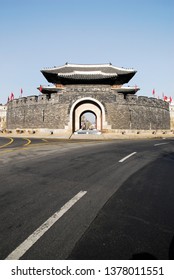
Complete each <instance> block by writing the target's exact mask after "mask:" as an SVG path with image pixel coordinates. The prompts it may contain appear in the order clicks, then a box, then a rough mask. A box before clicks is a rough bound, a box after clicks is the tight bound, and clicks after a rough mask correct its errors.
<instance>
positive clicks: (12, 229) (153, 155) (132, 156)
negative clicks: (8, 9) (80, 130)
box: [0, 137, 174, 259]
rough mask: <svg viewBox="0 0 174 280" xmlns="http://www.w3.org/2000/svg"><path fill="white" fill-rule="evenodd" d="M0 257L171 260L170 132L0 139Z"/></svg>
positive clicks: (173, 150)
mask: <svg viewBox="0 0 174 280" xmlns="http://www.w3.org/2000/svg"><path fill="white" fill-rule="evenodd" d="M0 163H1V164H0V180H1V181H0V224H1V227H0V259H6V258H7V259H174V237H173V236H174V203H173V201H174V139H156V140H134V141H128V140H124V141H123V140H122V141H121V140H115V141H106V142H104V141H97V142H96V141H75V140H74V141H64V140H56V139H52V140H49V139H24V138H15V139H14V138H10V137H9V138H0Z"/></svg>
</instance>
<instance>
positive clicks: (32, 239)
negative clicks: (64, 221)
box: [6, 191, 87, 260]
mask: <svg viewBox="0 0 174 280" xmlns="http://www.w3.org/2000/svg"><path fill="white" fill-rule="evenodd" d="M86 193H87V192H86V191H80V192H79V193H78V194H76V195H75V196H74V197H73V198H71V199H70V200H69V201H68V202H67V203H66V204H65V205H64V206H63V207H62V208H60V210H59V211H57V212H55V213H54V214H53V215H52V216H51V217H50V218H49V219H48V220H46V221H45V222H44V223H43V224H42V225H41V226H40V227H39V228H38V229H36V230H35V231H34V232H33V233H32V234H31V235H30V236H29V237H28V238H27V239H25V241H24V242H23V243H21V244H20V245H19V246H18V247H17V248H16V249H15V250H14V251H13V252H12V253H11V254H10V255H8V257H7V258H6V260H19V259H20V258H21V257H22V256H23V255H24V254H25V253H26V252H27V251H28V250H29V249H30V248H31V247H32V246H33V245H34V243H36V241H37V240H38V239H39V238H41V237H42V235H43V234H44V233H45V232H47V230H49V229H50V228H51V227H52V225H54V224H55V223H56V222H57V221H58V220H59V219H60V218H61V217H62V216H63V215H64V214H65V213H66V212H67V211H68V210H69V209H70V208H71V207H72V206H73V205H74V204H75V203H76V202H77V201H78V200H79V199H81V198H82V197H83V196H84V195H85V194H86Z"/></svg>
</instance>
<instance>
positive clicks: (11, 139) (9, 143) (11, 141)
mask: <svg viewBox="0 0 174 280" xmlns="http://www.w3.org/2000/svg"><path fill="white" fill-rule="evenodd" d="M8 139H10V142H8V143H6V144H4V145H2V146H0V149H1V148H4V147H6V146H8V145H11V144H12V143H13V141H14V139H13V138H8Z"/></svg>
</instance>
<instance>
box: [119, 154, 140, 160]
mask: <svg viewBox="0 0 174 280" xmlns="http://www.w3.org/2000/svg"><path fill="white" fill-rule="evenodd" d="M136 153H137V152H133V153H132V154H130V155H128V156H126V157H124V158H122V159H120V160H119V161H118V162H123V161H125V160H126V159H128V158H130V157H132V156H133V155H135V154H136Z"/></svg>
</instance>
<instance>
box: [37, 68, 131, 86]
mask: <svg viewBox="0 0 174 280" xmlns="http://www.w3.org/2000/svg"><path fill="white" fill-rule="evenodd" d="M41 72H42V74H43V75H44V76H45V78H46V79H47V80H48V82H51V83H57V82H58V83H61V82H62V83H65V84H66V83H70V82H72V81H73V80H74V83H76V81H78V82H79V81H82V82H85V81H87V82H88V83H90V81H91V82H95V83H96V82H97V81H98V82H99V83H102V81H103V82H106V81H107V83H109V80H110V83H111V84H112V83H119V82H120V83H121V84H124V83H127V82H129V80H130V79H131V78H132V77H133V76H134V75H135V73H136V71H135V70H134V69H127V68H119V67H115V66H113V65H112V64H68V63H66V64H65V65H63V66H59V67H56V66H55V67H53V68H46V69H43V70H41ZM114 81H115V82H114Z"/></svg>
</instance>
